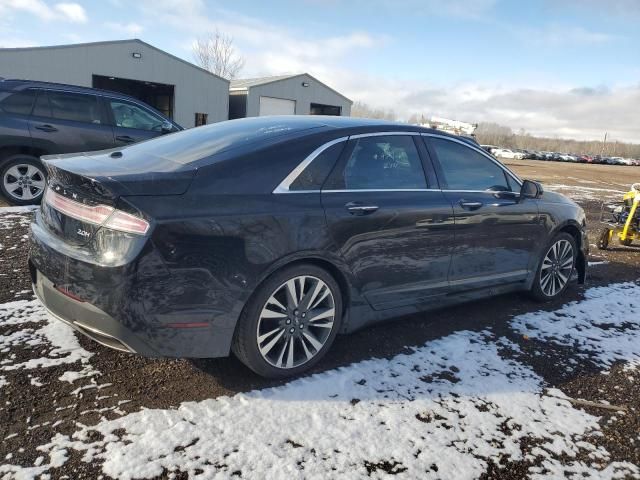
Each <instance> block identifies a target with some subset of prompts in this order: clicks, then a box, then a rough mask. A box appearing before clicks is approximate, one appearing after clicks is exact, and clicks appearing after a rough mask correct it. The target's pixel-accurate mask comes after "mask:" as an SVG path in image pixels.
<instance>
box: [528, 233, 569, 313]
mask: <svg viewBox="0 0 640 480" xmlns="http://www.w3.org/2000/svg"><path fill="white" fill-rule="evenodd" d="M543 252H544V256H543V257H542V260H541V262H540V265H539V266H538V270H537V272H536V277H535V279H534V281H533V286H532V288H531V295H532V296H533V298H535V299H536V300H539V301H549V300H553V299H555V298H557V297H559V296H560V295H562V294H563V293H564V291H565V290H566V289H567V287H568V286H569V280H570V279H571V275H572V274H573V269H574V266H575V263H576V256H577V248H576V241H575V239H574V238H573V237H572V236H571V235H569V234H568V233H564V232H562V233H559V234H558V235H556V236H555V237H554V238H553V239H552V240H551V242H550V243H549V244H548V246H547V248H545V249H544V250H543Z"/></svg>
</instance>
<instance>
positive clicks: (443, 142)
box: [423, 135, 546, 290]
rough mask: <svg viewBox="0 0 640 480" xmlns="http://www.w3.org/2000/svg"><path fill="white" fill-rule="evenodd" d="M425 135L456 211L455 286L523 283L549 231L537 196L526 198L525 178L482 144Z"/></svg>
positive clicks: (453, 279) (450, 274)
mask: <svg viewBox="0 0 640 480" xmlns="http://www.w3.org/2000/svg"><path fill="white" fill-rule="evenodd" d="M423 138H424V139H425V141H426V142H427V143H428V145H429V151H430V153H431V154H432V157H433V158H434V159H435V166H436V171H437V173H438V178H439V180H440V183H441V186H442V187H443V192H444V195H445V196H446V197H447V199H448V200H449V201H450V202H451V204H452V205H453V209H454V213H455V223H456V228H455V248H454V250H453V255H452V261H451V270H450V272H449V280H450V282H451V287H452V289H454V290H456V289H457V290H466V289H470V288H481V287H484V286H491V285H498V284H503V283H511V282H521V281H523V280H524V279H525V278H526V277H527V274H528V272H529V271H530V270H531V269H533V268H535V258H534V255H533V253H534V252H535V251H536V246H537V245H539V242H541V241H544V239H545V235H546V232H545V229H544V226H543V225H542V224H541V220H540V216H539V214H538V203H537V200H533V199H528V198H520V194H519V191H520V182H519V180H517V178H516V177H515V175H513V174H511V172H509V171H507V170H506V168H504V167H503V166H502V165H501V164H499V163H498V162H497V161H496V160H495V159H493V158H491V157H490V156H488V155H487V154H485V153H484V152H483V151H482V150H481V149H480V148H475V147H474V146H472V145H471V144H469V143H468V142H465V141H462V140H458V139H454V138H450V137H444V136H438V135H433V136H425V137H423Z"/></svg>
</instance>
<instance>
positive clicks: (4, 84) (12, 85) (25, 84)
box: [0, 78, 144, 103]
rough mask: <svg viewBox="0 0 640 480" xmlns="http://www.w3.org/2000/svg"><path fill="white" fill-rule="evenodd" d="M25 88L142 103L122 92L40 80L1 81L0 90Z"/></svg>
mask: <svg viewBox="0 0 640 480" xmlns="http://www.w3.org/2000/svg"><path fill="white" fill-rule="evenodd" d="M23 88H50V89H58V90H66V91H69V92H75V93H92V94H96V93H103V94H105V95H109V96H110V97H118V98H123V99H127V100H133V101H136V102H140V100H138V99H137V98H135V97H132V96H130V95H126V94H124V93H120V92H114V91H113V90H103V89H101V88H93V87H81V86H78V85H69V84H66V83H55V82H43V81H40V80H23V79H14V78H9V79H1V80H0V90H13V89H16V90H21V89H23ZM143 103H144V102H143Z"/></svg>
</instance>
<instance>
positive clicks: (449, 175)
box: [429, 138, 511, 191]
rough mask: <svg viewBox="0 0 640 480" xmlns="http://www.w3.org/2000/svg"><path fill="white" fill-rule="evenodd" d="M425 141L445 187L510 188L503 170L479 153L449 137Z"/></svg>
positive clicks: (460, 188) (503, 189)
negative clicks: (428, 144) (442, 177)
mask: <svg viewBox="0 0 640 480" xmlns="http://www.w3.org/2000/svg"><path fill="white" fill-rule="evenodd" d="M429 141H430V143H431V146H432V147H433V149H434V150H435V152H436V155H437V157H438V161H439V163H440V167H441V168H442V173H443V174H444V180H445V182H446V184H447V188H448V189H449V190H477V191H484V190H500V191H511V187H510V186H509V182H508V181H507V177H506V174H505V171H504V170H503V169H502V168H500V167H499V166H498V165H496V163H494V162H493V161H491V160H490V159H488V158H487V157H485V156H484V155H482V154H481V153H479V152H476V151H475V150H473V149H471V148H469V147H466V146H464V145H461V144H459V143H457V142H452V141H450V140H445V139H441V138H431V139H430V140H429Z"/></svg>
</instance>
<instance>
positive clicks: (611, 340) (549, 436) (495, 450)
mask: <svg viewBox="0 0 640 480" xmlns="http://www.w3.org/2000/svg"><path fill="white" fill-rule="evenodd" d="M639 293H640V287H639V286H637V285H635V284H629V283H627V284H620V285H611V286H609V287H601V288H593V289H590V290H588V291H587V293H586V299H585V300H584V301H581V302H574V303H570V304H568V305H566V306H564V307H562V308H561V309H559V310H557V311H555V312H537V313H532V314H526V315H520V316H517V317H515V318H514V319H513V320H512V326H513V327H514V328H515V329H516V330H517V331H518V332H522V333H526V334H527V335H529V336H532V337H538V338H541V339H544V340H546V341H551V342H558V343H560V344H562V345H565V344H567V345H572V346H575V347H577V349H578V350H579V351H584V352H585V354H593V355H596V358H597V359H599V361H600V362H602V365H603V366H605V367H606V366H609V365H611V362H613V361H615V360H623V361H628V362H636V361H637V360H638V358H639V355H640V341H639V340H640V337H639V331H640V316H639V315H638V313H639V308H640V306H639V305H638V301H637V300H636V299H638V298H640V297H638V294H639ZM12 308H18V309H20V308H22V309H24V308H26V306H25V304H24V303H20V302H14V304H13V306H12ZM612 310H614V311H617V312H620V311H623V312H626V315H625V316H624V318H623V319H621V318H615V317H616V315H615V314H614V313H612ZM5 311H6V309H5ZM517 351H518V347H517V346H516V345H514V344H512V343H510V342H509V341H508V340H506V339H505V338H500V337H496V335H495V334H493V333H492V332H491V331H483V332H470V331H462V332H459V333H455V334H452V335H449V336H447V337H444V338H441V339H439V340H435V341H431V342H428V343H426V344H425V345H424V346H422V347H419V348H415V349H413V350H412V351H411V352H410V353H407V354H402V355H398V356H396V357H394V358H392V359H390V360H387V359H373V360H368V361H363V362H360V363H356V364H353V365H350V366H347V367H343V368H339V369H337V370H332V371H328V372H325V373H321V374H317V375H314V376H311V377H308V378H303V379H299V380H295V381H292V382H290V383H288V384H286V385H284V386H281V387H276V388H271V389H265V390H261V391H254V392H250V393H247V394H238V395H235V396H233V397H220V398H216V399H210V400H205V401H200V402H185V403H182V404H181V405H179V406H178V407H177V408H175V409H168V410H159V409H143V410H141V411H139V412H135V413H130V414H128V415H125V416H122V417H120V418H117V419H114V420H102V421H101V422H99V423H98V424H97V425H94V426H86V425H82V424H81V423H77V431H76V432H75V433H74V434H73V435H71V436H67V435H62V434H60V433H58V434H56V436H54V437H53V438H52V439H51V441H50V442H49V443H47V444H44V445H41V446H40V447H39V448H38V449H39V451H41V453H42V457H41V460H39V464H38V465H34V466H32V467H29V468H23V467H18V466H12V465H10V464H9V463H7V464H5V465H3V466H0V474H2V473H5V474H8V475H10V478H14V477H15V478H33V477H35V476H37V475H39V474H41V473H44V472H46V471H47V470H48V469H49V468H50V467H54V466H61V465H63V464H64V463H65V462H66V461H67V458H68V457H69V455H70V451H71V450H76V451H79V452H80V453H81V455H82V459H83V461H85V462H94V461H97V462H98V464H100V465H102V467H101V468H102V470H103V472H104V473H105V474H107V475H109V476H111V477H114V478H121V479H129V478H149V477H155V476H159V475H162V474H163V473H167V472H168V473H169V474H170V475H169V478H171V475H173V474H175V475H177V473H178V472H186V473H188V474H189V476H190V477H191V476H195V475H201V478H229V477H231V476H232V475H234V474H235V475H241V476H242V478H260V479H262V478H280V477H283V476H287V477H290V478H367V477H369V476H371V477H374V478H383V477H386V476H388V475H389V474H397V475H398V476H399V477H400V478H455V479H467V478H469V479H471V478H477V477H478V476H479V475H480V474H481V473H482V472H484V471H486V469H487V466H488V463H489V462H495V463H496V464H497V463H500V462H501V461H519V460H524V461H526V462H527V463H528V464H530V465H535V466H532V467H530V468H529V475H530V476H531V478H564V477H566V476H570V475H571V474H575V475H576V476H577V477H579V476H591V477H597V478H621V477H624V476H625V475H627V476H636V475H640V468H639V466H637V465H632V464H630V463H621V462H612V461H611V460H610V458H609V454H608V452H607V451H605V450H604V449H603V448H602V447H596V446H595V445H594V442H595V439H596V438H597V437H598V436H600V435H602V433H601V431H600V427H599V424H598V417H595V416H592V415H590V414H588V413H586V412H584V411H583V410H580V409H576V408H574V407H573V406H572V405H571V403H570V402H569V401H568V400H567V398H566V397H565V396H564V394H563V393H562V392H560V391H559V390H555V389H547V388H546V386H545V384H544V381H543V380H542V378H540V377H539V376H538V375H537V374H536V373H535V372H534V371H533V370H532V369H531V368H530V367H529V366H527V365H525V364H524V363H521V361H519V360H515V359H514V358H511V357H512V356H511V355H510V354H509V352H512V353H513V352H517ZM523 452H524V453H523ZM11 476H12V477H11Z"/></svg>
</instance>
